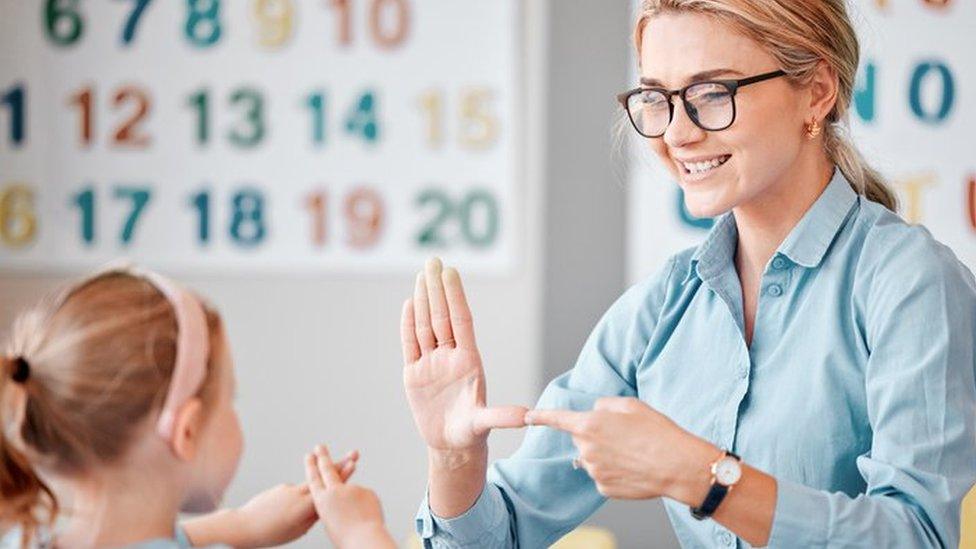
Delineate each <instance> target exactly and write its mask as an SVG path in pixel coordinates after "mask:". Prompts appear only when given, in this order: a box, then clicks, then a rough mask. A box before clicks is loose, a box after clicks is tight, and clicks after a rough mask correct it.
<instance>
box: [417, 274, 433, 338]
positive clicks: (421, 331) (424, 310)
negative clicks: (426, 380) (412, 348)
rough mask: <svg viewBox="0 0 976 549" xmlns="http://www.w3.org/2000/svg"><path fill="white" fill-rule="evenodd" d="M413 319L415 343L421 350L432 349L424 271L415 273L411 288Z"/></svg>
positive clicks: (431, 332)
mask: <svg viewBox="0 0 976 549" xmlns="http://www.w3.org/2000/svg"><path fill="white" fill-rule="evenodd" d="M413 320H414V326H415V328H414V333H415V334H416V337H417V343H418V344H419V345H420V350H421V351H423V352H429V351H433V350H434V348H435V347H436V346H437V341H435V340H434V331H433V330H432V329H431V326H430V303H429V300H428V299H427V283H426V282H425V281H424V273H420V274H418V275H417V283H416V284H415V285H414V288H413Z"/></svg>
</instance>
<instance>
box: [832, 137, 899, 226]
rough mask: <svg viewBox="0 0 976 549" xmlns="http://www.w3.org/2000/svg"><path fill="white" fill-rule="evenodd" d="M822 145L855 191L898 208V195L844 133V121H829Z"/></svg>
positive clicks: (889, 206)
mask: <svg viewBox="0 0 976 549" xmlns="http://www.w3.org/2000/svg"><path fill="white" fill-rule="evenodd" d="M824 148H825V149H826V150H827V154H828V155H829V156H830V159H831V160H832V161H833V162H834V164H836V165H837V168H838V169H840V171H841V172H842V173H843V174H844V177H846V178H847V180H848V181H850V183H851V186H852V187H854V191H855V192H857V193H858V194H862V195H864V196H865V197H866V198H867V199H868V200H872V201H874V202H877V203H879V204H881V205H882V206H884V207H885V208H888V209H889V210H891V211H893V212H897V211H898V199H897V197H896V196H895V194H894V193H893V192H892V191H891V189H889V188H888V186H887V185H886V184H885V181H884V178H883V177H882V176H881V174H880V173H878V171H877V170H875V169H874V168H872V167H871V166H870V165H869V164H868V163H867V161H865V160H864V157H863V156H862V155H861V153H860V151H858V150H857V147H855V146H854V144H853V143H852V142H851V141H850V139H849V138H848V137H847V129H846V126H845V125H844V124H841V123H831V124H828V125H827V131H826V133H825V135H824Z"/></svg>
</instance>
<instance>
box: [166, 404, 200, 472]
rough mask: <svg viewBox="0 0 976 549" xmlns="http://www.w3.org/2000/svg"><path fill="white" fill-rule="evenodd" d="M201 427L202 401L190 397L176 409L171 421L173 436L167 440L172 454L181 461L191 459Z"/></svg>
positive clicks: (193, 455) (198, 442)
mask: <svg viewBox="0 0 976 549" xmlns="http://www.w3.org/2000/svg"><path fill="white" fill-rule="evenodd" d="M202 428H203V403H201V402H200V399H199V398H191V399H190V400H187V401H186V402H184V403H183V405H182V406H180V408H179V409H178V410H177V411H176V417H175V419H174V421H173V437H172V439H171V440H170V441H169V442H170V448H172V449H173V454H175V455H176V457H177V458H178V459H180V460H182V461H187V462H189V461H193V458H194V457H195V456H196V453H197V450H198V449H199V447H200V434H201V431H202Z"/></svg>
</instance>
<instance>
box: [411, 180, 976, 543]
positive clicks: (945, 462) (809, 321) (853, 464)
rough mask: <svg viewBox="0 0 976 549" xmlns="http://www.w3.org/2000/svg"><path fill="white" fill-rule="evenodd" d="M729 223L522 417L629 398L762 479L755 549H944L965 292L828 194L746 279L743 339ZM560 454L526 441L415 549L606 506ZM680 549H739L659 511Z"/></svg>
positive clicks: (924, 246) (967, 340)
mask: <svg viewBox="0 0 976 549" xmlns="http://www.w3.org/2000/svg"><path fill="white" fill-rule="evenodd" d="M737 238H738V234H737V230H736V224H735V218H734V216H733V215H732V214H731V213H727V214H725V215H723V216H722V217H720V218H719V219H718V220H717V222H716V224H715V226H714V227H713V229H712V231H711V232H710V233H709V235H708V237H707V238H706V240H705V241H704V242H703V243H702V244H701V245H700V246H698V247H696V248H691V249H688V250H685V251H683V252H681V253H678V254H676V255H674V256H673V257H671V258H670V260H669V261H668V262H667V264H666V265H665V266H664V268H663V269H662V270H661V271H660V272H658V273H657V274H655V275H654V276H652V277H650V278H648V279H647V280H644V281H643V282H641V283H639V284H637V285H635V286H633V287H632V288H630V289H629V290H628V291H627V292H626V293H624V295H623V296H622V297H620V298H619V299H618V300H617V301H616V302H615V303H614V304H613V306H612V307H611V308H610V309H609V311H607V313H606V314H605V315H604V317H603V318H602V319H601V320H600V321H599V323H598V324H597V326H596V328H595V329H594V330H593V333H592V334H591V335H590V337H589V339H588V340H587V342H586V344H585V346H584V347H583V350H582V352H581V354H580V356H579V359H578V361H577V363H576V365H575V367H574V368H573V369H571V370H570V371H568V372H567V373H565V374H563V375H562V376H560V377H558V378H556V379H555V380H554V381H552V383H550V384H549V386H548V387H547V388H546V390H545V392H544V393H543V394H542V396H541V398H540V399H539V402H538V407H539V408H565V409H573V410H588V409H590V408H591V407H592V405H593V402H594V401H595V400H596V399H598V398H600V397H603V396H636V397H638V398H640V399H641V400H643V401H644V402H646V403H647V404H649V405H650V406H652V407H654V408H655V409H657V410H659V411H661V412H662V413H664V414H666V415H667V416H669V417H670V418H671V419H673V420H674V421H675V422H676V423H678V424H679V425H680V426H681V427H683V428H684V429H686V430H688V431H690V432H692V433H694V434H696V435H698V436H700V437H702V438H704V439H707V440H708V441H710V442H712V443H713V444H715V445H717V446H719V447H724V448H730V449H732V450H733V451H735V452H736V453H738V454H739V455H741V456H742V458H743V459H744V460H745V462H747V463H749V464H750V465H752V466H754V467H757V468H759V469H761V470H763V471H766V472H768V473H770V474H771V475H773V476H775V477H776V479H777V481H778V492H777V494H778V495H777V502H776V510H775V517H774V520H773V525H772V532H771V538H770V542H769V546H771V547H828V546H829V547H871V548H875V547H913V548H914V547H953V548H954V547H956V546H957V545H958V542H959V522H960V519H959V512H960V502H961V500H962V498H963V496H964V495H965V493H966V492H967V491H968V489H969V488H970V487H971V486H972V485H973V483H974V481H976V426H974V422H976V379H974V370H976V367H974V366H976V361H974V351H976V342H974V335H976V284H974V280H973V275H972V273H971V272H970V271H969V270H968V269H967V268H966V267H965V266H963V265H962V264H961V263H960V262H959V261H958V259H957V258H956V257H955V256H954V255H953V253H952V252H951V251H950V250H949V249H948V248H947V247H945V246H944V245H942V244H940V243H939V242H937V241H936V240H935V239H933V237H932V235H931V234H930V233H929V232H928V230H926V229H925V228H924V227H921V226H910V225H907V224H906V223H905V222H904V221H903V220H902V219H901V218H899V217H898V216H897V215H895V214H893V213H891V212H890V211H888V210H886V209H885V208H884V207H882V206H881V205H879V204H877V203H874V202H871V201H869V200H867V199H865V198H864V197H860V196H858V195H856V194H855V193H854V192H853V190H852V189H851V188H850V184H849V183H848V181H847V180H846V179H845V178H844V176H843V175H842V174H841V173H840V171H839V170H837V171H835V174H834V177H833V178H832V180H831V182H830V183H829V185H828V186H827V188H826V189H825V190H824V192H823V193H822V194H821V196H820V197H819V198H818V199H817V201H816V202H815V203H814V204H813V206H812V207H811V208H810V209H809V210H808V211H807V213H806V214H805V215H804V217H803V218H802V219H801V220H800V222H799V223H798V224H797V225H796V226H795V227H794V228H793V230H792V231H791V233H790V234H789V236H788V237H787V238H786V239H785V240H784V242H783V243H782V245H781V246H780V247H779V248H778V249H777V252H776V253H775V254H774V256H773V257H772V258H771V259H770V262H769V264H768V265H767V266H766V269H765V270H764V272H763V275H762V284H761V294H760V298H759V304H758V310H757V312H756V318H755V328H754V335H753V340H752V343H751V345H750V346H747V345H746V342H745V339H744V336H743V333H744V332H743V312H742V293H741V292H742V290H741V285H740V283H739V279H738V275H737V273H736V271H735V267H734V262H733V260H734V254H735V249H736V244H737ZM575 454H576V452H575V449H574V448H573V444H572V441H571V439H570V437H569V436H568V435H565V434H563V433H560V432H557V431H554V430H551V429H548V428H544V427H531V428H529V429H528V432H527V433H526V437H525V440H524V442H523V444H522V446H521V448H520V449H519V450H518V451H517V452H516V453H515V454H514V455H513V456H512V457H511V458H509V459H503V460H500V461H498V462H496V463H495V464H494V465H493V466H492V467H491V469H490V471H489V474H488V480H489V482H488V484H487V485H486V487H485V490H484V493H483V494H482V495H481V497H480V498H479V499H478V501H477V503H476V504H475V505H474V507H473V508H472V509H470V510H469V511H468V512H467V513H465V514H464V515H462V516H460V517H457V518H454V519H451V520H444V519H440V518H437V517H434V516H433V515H432V514H431V512H430V508H429V506H428V504H427V501H426V499H425V500H424V502H423V503H422V504H421V507H420V511H419V513H418V516H417V523H418V532H420V533H421V534H422V535H423V536H424V537H425V539H426V540H427V541H428V543H429V545H431V546H433V547H468V546H472V547H473V546H478V547H512V546H514V545H516V544H517V545H518V546H520V547H527V548H534V547H544V546H548V545H549V544H551V543H553V542H554V541H556V540H557V539H559V538H560V537H561V536H563V535H564V534H566V533H567V532H569V531H570V530H572V529H573V528H574V527H576V526H577V525H578V524H580V523H581V522H582V521H583V520H585V519H586V518H587V517H588V516H589V515H590V514H591V513H593V511H595V510H596V509H597V508H598V507H599V506H600V505H601V504H602V503H603V501H604V498H603V497H602V496H600V495H599V494H598V493H597V491H596V489H595V487H594V485H593V482H592V481H591V480H590V479H589V477H588V476H587V474H586V473H585V472H584V471H583V470H574V469H573V468H572V466H571V460H572V458H573V457H574V456H575ZM664 504H665V508H666V509H667V512H668V515H669V517H670V519H671V523H672V525H673V526H674V529H675V532H676V534H677V537H678V539H679V540H680V541H681V543H682V545H683V546H685V547H733V546H736V545H738V546H740V547H745V546H747V544H745V542H743V541H741V540H737V539H736V537H735V536H734V535H732V534H731V533H730V532H729V531H728V530H727V529H725V528H724V527H722V526H721V525H719V524H718V523H716V522H714V521H712V520H705V521H700V522H699V521H696V520H694V519H693V518H692V517H691V515H690V513H689V512H688V508H687V507H686V506H684V505H682V504H679V503H677V502H675V501H673V500H668V499H665V500H664Z"/></svg>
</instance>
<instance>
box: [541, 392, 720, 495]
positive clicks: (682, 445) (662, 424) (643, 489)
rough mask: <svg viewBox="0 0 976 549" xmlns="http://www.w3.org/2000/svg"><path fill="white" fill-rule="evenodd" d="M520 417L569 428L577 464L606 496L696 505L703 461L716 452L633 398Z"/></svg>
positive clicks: (705, 478)
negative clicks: (590, 408)
mask: <svg viewBox="0 0 976 549" xmlns="http://www.w3.org/2000/svg"><path fill="white" fill-rule="evenodd" d="M525 422H526V423H527V424H530V425H546V426H549V427H552V428H555V429H559V430H561V431H565V432H567V433H569V434H571V435H572V436H573V444H575V445H576V448H577V449H578V450H579V458H578V459H579V465H580V466H581V467H582V468H584V469H586V472H587V473H589V475H590V478H592V479H593V482H595V483H596V488H597V490H598V491H599V492H600V493H601V494H603V495H604V496H606V497H610V498H619V499H649V498H656V497H660V496H667V497H670V498H672V499H675V500H678V501H681V502H684V503H686V504H689V505H698V504H700V503H701V501H702V500H703V499H704V498H705V495H706V494H707V492H708V487H709V484H710V481H711V474H710V472H709V469H708V467H709V465H710V464H711V463H712V462H713V461H714V460H716V459H718V457H719V456H720V454H721V451H720V450H719V449H718V448H717V447H715V446H714V445H712V444H710V443H709V442H707V441H705V440H702V439H700V438H698V437H696V436H694V435H692V434H691V433H689V432H687V431H685V430H684V429H682V428H681V427H679V426H678V425H677V424H675V423H674V422H673V421H671V420H670V419H669V418H668V417H667V416H665V415H664V414H661V413H660V412H658V411H657V410H654V409H653V408H651V407H650V406H648V405H647V404H645V403H644V402H641V401H640V400H638V399H636V398H619V397H615V398H601V399H600V400H598V401H597V402H596V404H595V406H594V407H593V411H591V412H572V411H568V410H532V411H530V412H528V413H526V415H525Z"/></svg>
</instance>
